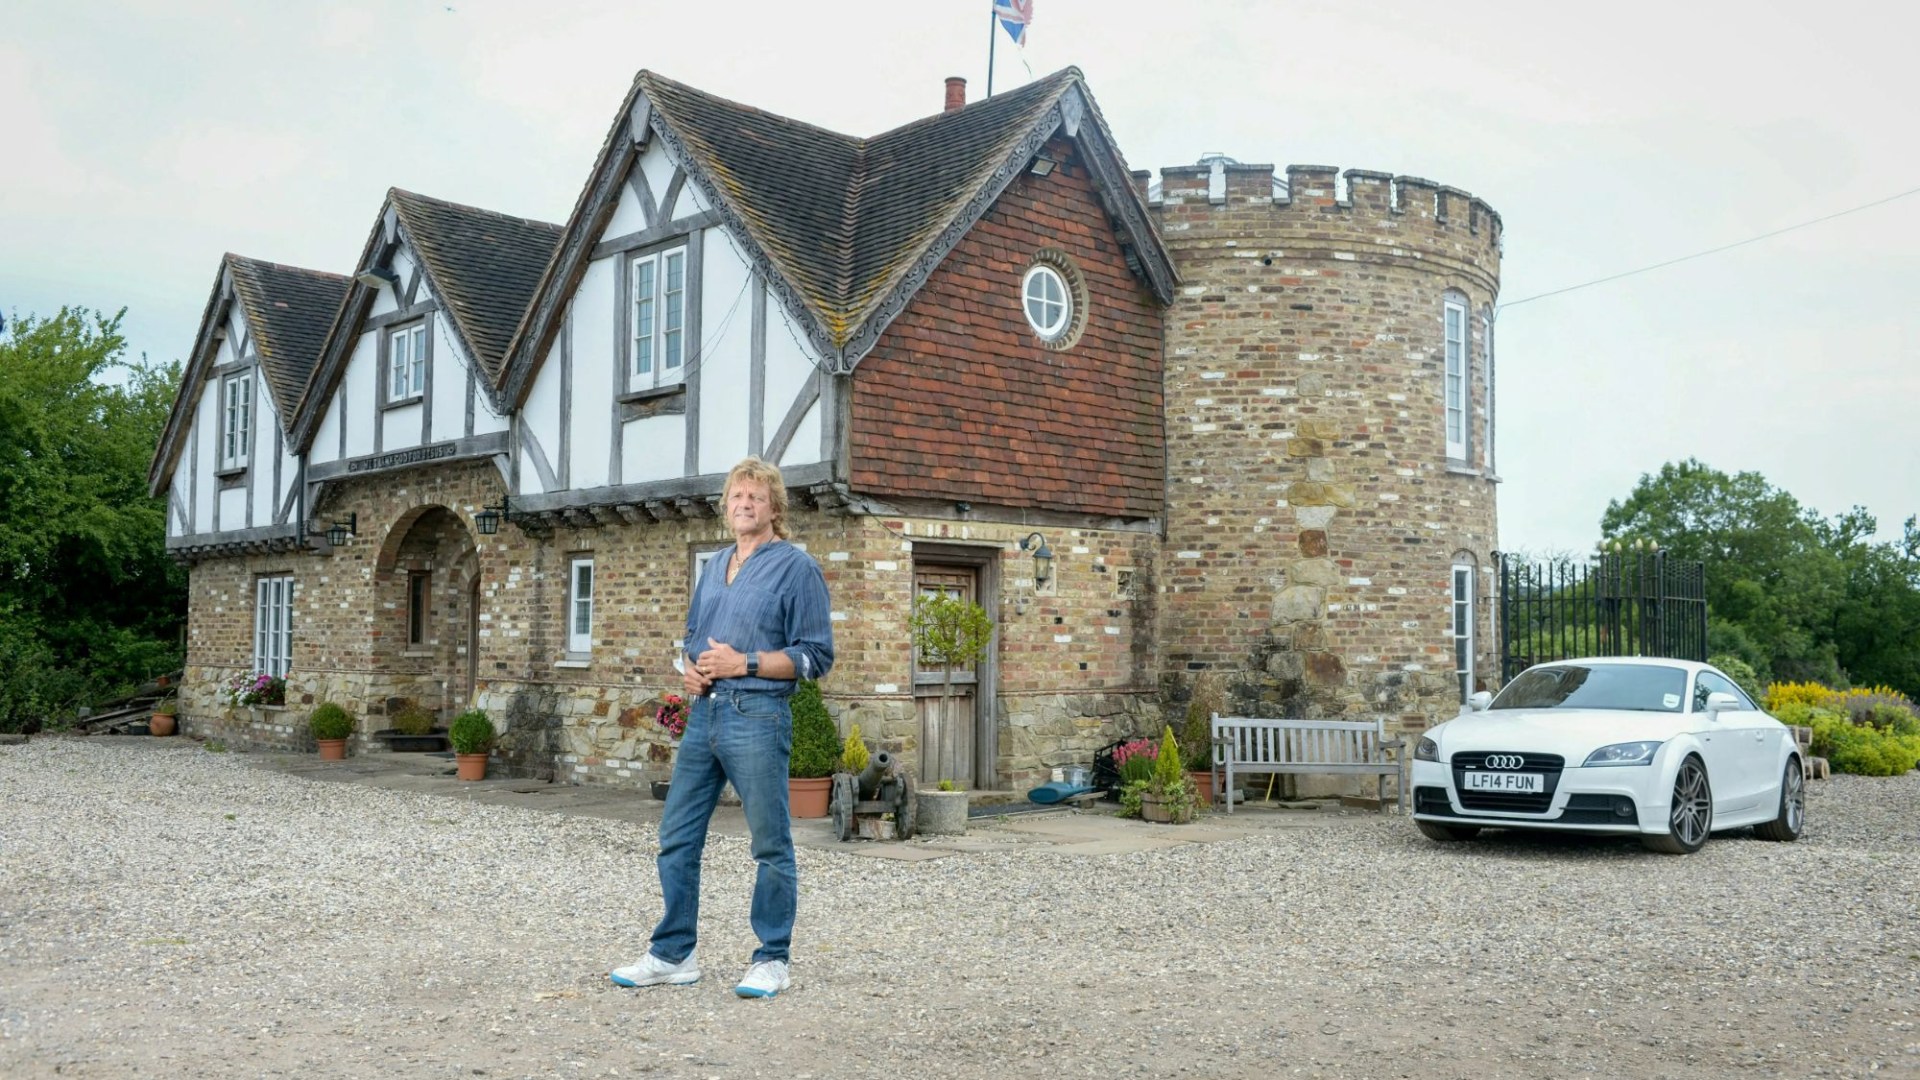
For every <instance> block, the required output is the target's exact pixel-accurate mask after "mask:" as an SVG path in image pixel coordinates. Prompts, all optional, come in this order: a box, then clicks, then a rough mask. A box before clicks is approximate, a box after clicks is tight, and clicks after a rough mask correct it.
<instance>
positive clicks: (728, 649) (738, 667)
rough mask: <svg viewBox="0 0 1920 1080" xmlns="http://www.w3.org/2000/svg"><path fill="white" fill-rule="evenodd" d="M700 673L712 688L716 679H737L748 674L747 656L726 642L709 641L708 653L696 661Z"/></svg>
mask: <svg viewBox="0 0 1920 1080" xmlns="http://www.w3.org/2000/svg"><path fill="white" fill-rule="evenodd" d="M693 667H694V670H696V671H698V672H699V673H700V674H701V675H702V676H704V677H705V678H706V680H707V684H708V685H709V686H711V685H712V684H713V681H714V680H715V679H737V678H739V677H740V676H742V675H745V674H746V673H747V654H746V653H743V652H741V651H740V650H738V649H736V648H734V647H733V646H731V645H729V644H727V643H726V642H724V641H715V640H713V639H712V638H708V639H707V651H706V652H703V653H701V654H700V655H699V656H698V657H696V658H695V659H694V662H693Z"/></svg>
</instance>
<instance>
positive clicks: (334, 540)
mask: <svg viewBox="0 0 1920 1080" xmlns="http://www.w3.org/2000/svg"><path fill="white" fill-rule="evenodd" d="M359 532H360V513H359V511H357V510H356V511H354V512H353V513H351V514H348V515H347V520H345V521H335V522H333V523H332V524H330V525H328V526H327V528H326V531H325V532H322V531H320V530H318V529H311V530H309V531H308V533H307V535H309V536H324V537H326V538H327V544H328V546H330V547H346V546H347V539H348V538H349V537H352V536H356V535H358V534H359Z"/></svg>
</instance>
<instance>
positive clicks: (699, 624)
mask: <svg viewBox="0 0 1920 1080" xmlns="http://www.w3.org/2000/svg"><path fill="white" fill-rule="evenodd" d="M735 546H736V548H737V547H738V545H735ZM726 554H727V558H729V559H730V558H732V556H733V549H729V550H728V551H727V553H726ZM726 565H727V564H726V560H725V559H722V558H721V557H720V555H719V553H715V554H714V557H713V561H712V562H711V563H709V564H708V566H707V569H706V572H705V573H703V574H702V575H701V576H700V586H699V587H698V588H697V589H695V590H694V593H693V603H692V604H691V605H689V606H688V608H687V637H686V641H685V643H684V649H683V651H684V652H685V653H686V654H687V657H688V659H689V660H691V659H692V658H693V657H696V656H699V655H700V654H701V653H703V652H705V651H706V650H707V648H708V646H707V639H708V638H712V639H713V640H715V641H718V642H722V643H724V644H727V645H731V646H733V647H734V648H735V649H738V650H739V651H741V652H743V653H752V652H783V653H786V654H787V656H788V657H790V658H792V660H793V670H794V671H795V672H796V673H797V677H798V678H801V679H821V678H824V677H825V676H826V674H827V672H829V671H831V670H833V616H832V613H831V612H830V611H829V610H828V607H829V603H830V601H829V600H828V599H827V580H826V578H825V577H824V576H822V575H821V573H820V564H819V563H816V562H814V561H813V556H811V555H808V554H807V553H806V552H804V551H801V550H800V549H799V548H797V547H794V546H793V545H792V544H789V543H787V542H786V541H785V540H780V539H777V538H776V539H773V540H769V541H767V542H766V543H764V544H761V545H760V546H759V547H758V548H756V549H754V552H753V554H752V555H751V556H749V557H748V559H747V561H746V564H745V565H743V566H742V567H741V568H740V572H739V573H738V574H735V575H734V578H733V584H731V585H729V584H727V569H726ZM716 685H725V686H726V687H728V688H729V689H733V690H755V691H764V692H767V693H772V694H778V695H780V696H781V697H787V696H789V695H791V694H792V693H793V689H794V687H795V686H796V685H798V684H797V683H796V681H795V680H794V679H768V678H764V677H761V678H748V677H747V676H744V675H743V676H741V677H739V678H736V679H722V680H720V682H719V683H718V684H716Z"/></svg>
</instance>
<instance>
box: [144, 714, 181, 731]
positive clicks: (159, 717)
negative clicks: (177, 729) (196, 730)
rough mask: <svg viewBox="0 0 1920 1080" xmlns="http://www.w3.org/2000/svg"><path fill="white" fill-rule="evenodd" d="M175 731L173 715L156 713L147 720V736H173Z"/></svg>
mask: <svg viewBox="0 0 1920 1080" xmlns="http://www.w3.org/2000/svg"><path fill="white" fill-rule="evenodd" d="M173 730H174V719H173V714H172V713H154V714H153V715H152V716H150V717H148V718H147V734H149V735H171V734H173Z"/></svg>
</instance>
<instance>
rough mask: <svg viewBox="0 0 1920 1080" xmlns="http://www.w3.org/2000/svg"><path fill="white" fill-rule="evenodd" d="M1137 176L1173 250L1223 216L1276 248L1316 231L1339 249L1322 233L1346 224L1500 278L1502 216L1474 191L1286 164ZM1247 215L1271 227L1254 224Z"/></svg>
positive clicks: (1204, 166)
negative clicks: (1430, 245) (1427, 246)
mask: <svg viewBox="0 0 1920 1080" xmlns="http://www.w3.org/2000/svg"><path fill="white" fill-rule="evenodd" d="M1133 175H1134V182H1135V184H1136V185H1137V187H1138V188H1139V189H1140V190H1141V191H1142V193H1143V194H1145V195H1146V196H1147V201H1148V205H1150V206H1151V207H1152V208H1153V209H1154V211H1155V214H1156V215H1157V217H1158V219H1159V222H1160V224H1161V227H1162V230H1163V231H1164V232H1165V233H1166V234H1167V236H1168V239H1169V241H1171V242H1175V243H1177V242H1178V238H1179V237H1180V235H1181V234H1183V233H1190V232H1203V233H1204V232H1205V231H1207V230H1208V229H1209V226H1210V225H1211V224H1214V223H1212V222H1209V221H1208V219H1210V218H1215V217H1220V216H1225V217H1227V218H1230V219H1231V221H1230V223H1229V222H1228V221H1220V222H1218V223H1217V224H1218V227H1220V228H1225V229H1231V230H1233V231H1234V232H1236V233H1237V234H1244V233H1245V232H1246V231H1247V230H1256V231H1259V232H1266V231H1269V230H1271V231H1272V233H1273V236H1274V239H1275V241H1276V242H1286V241H1289V240H1290V239H1294V238H1297V237H1298V236H1299V234H1300V230H1302V229H1307V228H1311V229H1312V230H1314V235H1315V236H1316V237H1317V238H1320V239H1325V240H1329V241H1333V242H1336V243H1337V242H1338V241H1339V240H1340V239H1342V237H1339V236H1329V235H1326V230H1328V229H1330V228H1331V229H1335V230H1341V229H1342V227H1343V226H1344V227H1345V229H1349V230H1351V229H1358V230H1360V231H1359V232H1357V233H1351V234H1349V238H1351V239H1361V238H1368V239H1370V240H1371V241H1372V243H1373V244H1374V245H1376V246H1377V245H1379V244H1381V243H1392V244H1399V245H1406V246H1411V247H1421V246H1424V244H1423V239H1426V238H1430V239H1431V241H1433V242H1436V243H1438V244H1439V245H1441V246H1442V247H1443V249H1444V250H1446V251H1447V252H1449V253H1451V254H1453V255H1455V256H1456V257H1458V256H1462V255H1465V256H1467V257H1468V258H1469V260H1470V261H1472V262H1475V263H1482V264H1484V265H1483V269H1485V270H1486V271H1488V272H1489V273H1492V274H1494V275H1496V276H1497V274H1498V269H1497V267H1498V262H1499V255H1500V248H1501V229H1502V226H1501V221H1500V215H1499V213H1498V212H1497V211H1495V210H1494V209H1493V207H1491V206H1489V205H1488V204H1487V202H1486V201H1485V200H1484V199H1481V198H1479V197H1477V196H1475V195H1474V194H1472V193H1471V192H1467V191H1462V190H1461V189H1459V188H1456V187H1449V186H1447V185H1445V184H1440V183H1436V182H1434V181H1432V180H1428V179H1426V178H1425V177H1420V176H1405V175H1396V174H1394V173H1386V172H1377V171H1373V170H1369V169H1347V170H1345V171H1344V172H1343V171H1342V170H1341V169H1340V168H1339V167H1337V166H1333V165H1289V166H1287V167H1286V170H1285V173H1284V174H1279V173H1277V172H1276V170H1275V168H1274V166H1272V165H1250V164H1242V163H1239V162H1236V161H1233V160H1231V159H1229V158H1226V157H1223V156H1220V155H1209V156H1208V157H1207V158H1204V159H1202V160H1201V161H1200V162H1199V163H1197V164H1193V165H1171V166H1167V167H1165V168H1162V169H1161V170H1160V176H1159V182H1158V183H1157V184H1155V183H1153V178H1152V174H1150V173H1147V172H1144V171H1142V172H1136V173H1134V174H1133ZM1249 212H1257V213H1259V214H1262V215H1264V216H1265V217H1266V218H1267V220H1265V221H1260V220H1252V219H1250V218H1249ZM1383 229H1386V230H1391V231H1390V232H1383V231H1382V230H1383ZM1242 239H1243V241H1244V240H1250V239H1252V237H1247V236H1243V237H1242Z"/></svg>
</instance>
